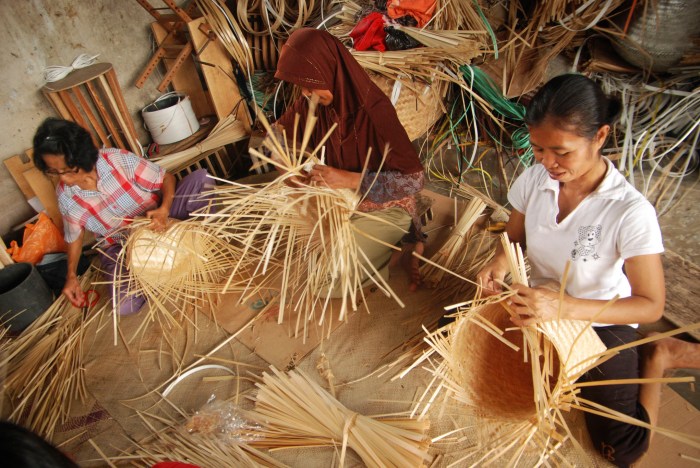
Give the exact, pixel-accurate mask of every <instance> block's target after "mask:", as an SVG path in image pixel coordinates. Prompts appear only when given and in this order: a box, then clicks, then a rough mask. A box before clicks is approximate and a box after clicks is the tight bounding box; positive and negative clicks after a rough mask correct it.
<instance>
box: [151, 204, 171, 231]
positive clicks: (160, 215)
mask: <svg viewBox="0 0 700 468" xmlns="http://www.w3.org/2000/svg"><path fill="white" fill-rule="evenodd" d="M168 211H169V210H168V209H167V208H165V207H164V206H159V207H158V208H156V209H155V210H151V211H147V212H146V218H148V219H150V220H151V224H150V226H149V227H150V228H151V230H153V231H155V232H163V231H165V228H166V227H167V226H168Z"/></svg>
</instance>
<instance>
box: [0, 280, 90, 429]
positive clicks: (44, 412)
mask: <svg viewBox="0 0 700 468" xmlns="http://www.w3.org/2000/svg"><path fill="white" fill-rule="evenodd" d="M97 275H98V271H97V270H96V269H94V268H92V267H91V268H90V270H88V272H87V273H85V274H84V275H83V276H82V278H81V281H80V283H81V287H82V288H83V289H89V288H90V287H91V285H92V283H93V281H94V280H95V279H96V278H97ZM100 309H101V306H100V305H99V304H97V305H95V307H94V308H91V309H90V310H89V313H88V315H87V316H86V315H83V313H82V312H81V311H80V309H76V308H75V307H73V306H72V305H71V304H70V302H68V300H67V299H66V298H65V297H64V296H61V297H59V298H58V299H57V300H56V301H55V302H54V303H53V304H52V305H51V306H50V307H49V308H48V309H47V310H46V312H44V313H43V314H42V315H41V316H40V317H39V318H37V320H36V321H34V322H33V323H32V324H31V325H30V326H29V327H27V329H26V330H24V331H23V332H22V333H21V334H20V335H19V336H18V337H16V338H7V337H6V338H4V339H3V340H2V341H1V342H0V356H2V359H1V360H0V369H2V374H3V375H4V376H5V380H4V382H3V392H4V393H6V394H7V396H8V397H9V401H10V404H11V406H12V410H11V412H9V413H8V414H3V417H5V418H7V419H9V420H10V421H13V422H16V423H18V424H20V425H22V426H24V427H27V428H29V429H31V430H33V431H34V432H36V433H37V434H40V435H41V436H42V437H45V438H47V439H51V438H52V437H53V434H54V431H55V430H56V429H57V427H58V426H59V425H60V424H62V423H63V422H65V421H66V420H67V419H68V417H69V416H70V413H71V407H72V405H73V404H74V402H76V401H77V400H80V401H81V402H85V401H86V399H87V396H88V391H87V388H86V386H85V366H84V363H83V353H84V350H85V348H86V347H87V345H88V338H87V337H86V335H85V331H86V329H87V328H88V326H89V325H90V324H91V323H93V322H95V321H97V320H99V317H100V314H99V313H97V312H95V310H100Z"/></svg>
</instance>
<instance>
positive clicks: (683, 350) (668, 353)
mask: <svg viewBox="0 0 700 468" xmlns="http://www.w3.org/2000/svg"><path fill="white" fill-rule="evenodd" d="M654 334H655V333H654ZM646 348H647V349H646V350H645V351H646V353H645V356H646V360H647V363H648V364H651V363H653V365H655V366H658V368H661V369H663V370H667V369H682V368H685V369H700V344H699V343H690V342H688V341H683V340H679V339H678V338H673V337H668V338H662V339H660V340H658V341H652V342H651V343H649V344H647V346H646Z"/></svg>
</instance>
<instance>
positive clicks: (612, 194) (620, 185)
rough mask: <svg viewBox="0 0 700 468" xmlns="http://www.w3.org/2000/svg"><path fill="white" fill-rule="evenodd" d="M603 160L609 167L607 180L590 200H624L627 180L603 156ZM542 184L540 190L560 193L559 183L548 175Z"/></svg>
mask: <svg viewBox="0 0 700 468" xmlns="http://www.w3.org/2000/svg"><path fill="white" fill-rule="evenodd" d="M603 160H604V161H605V164H606V166H607V171H606V172H605V178H603V181H602V182H601V183H600V185H599V186H598V188H597V189H595V191H593V193H591V194H590V195H588V197H590V198H603V199H610V200H622V199H623V198H624V197H625V188H626V184H625V182H626V181H625V178H624V177H623V176H622V174H620V172H619V171H618V170H617V169H616V168H615V165H614V164H613V163H612V161H610V160H609V159H608V158H606V157H605V156H603ZM544 172H545V177H544V180H543V181H542V183H541V184H540V186H539V189H540V190H551V191H553V192H554V193H559V182H557V181H556V180H554V179H552V178H551V177H549V175H547V174H546V172H547V171H544Z"/></svg>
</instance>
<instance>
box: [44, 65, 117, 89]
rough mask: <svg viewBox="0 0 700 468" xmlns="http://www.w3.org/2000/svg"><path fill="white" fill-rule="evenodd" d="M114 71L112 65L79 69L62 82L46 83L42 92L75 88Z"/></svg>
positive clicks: (89, 66)
mask: <svg viewBox="0 0 700 468" xmlns="http://www.w3.org/2000/svg"><path fill="white" fill-rule="evenodd" d="M111 69H112V64H111V63H95V64H92V65H88V66H87V67H85V68H78V69H77V70H74V71H73V72H71V73H70V75H68V76H67V77H65V78H63V79H62V80H58V81H54V82H51V83H46V84H45V85H44V87H43V88H42V91H48V92H55V91H64V90H66V89H70V88H73V87H75V86H78V85H81V84H83V83H86V82H88V81H91V80H94V79H95V78H97V77H98V76H100V75H103V74H105V73H107V72H108V71H110V70H111Z"/></svg>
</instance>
